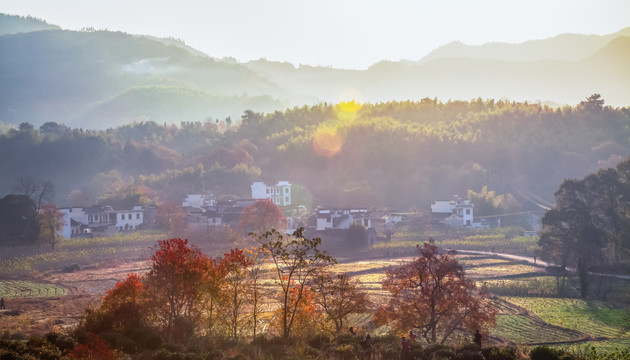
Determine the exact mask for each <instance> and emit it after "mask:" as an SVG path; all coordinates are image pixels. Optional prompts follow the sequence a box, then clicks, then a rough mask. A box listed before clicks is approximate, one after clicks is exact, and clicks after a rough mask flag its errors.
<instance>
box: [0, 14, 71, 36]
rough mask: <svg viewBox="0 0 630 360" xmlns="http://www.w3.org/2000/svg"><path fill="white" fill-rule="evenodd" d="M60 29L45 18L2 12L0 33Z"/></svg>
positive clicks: (0, 15)
mask: <svg viewBox="0 0 630 360" xmlns="http://www.w3.org/2000/svg"><path fill="white" fill-rule="evenodd" d="M60 29H61V28H60V27H59V26H57V25H51V24H49V23H47V22H46V21H44V20H41V19H36V18H34V17H30V16H27V17H23V16H17V15H8V14H4V13H0V35H6V34H17V33H25V32H31V31H40V30H60Z"/></svg>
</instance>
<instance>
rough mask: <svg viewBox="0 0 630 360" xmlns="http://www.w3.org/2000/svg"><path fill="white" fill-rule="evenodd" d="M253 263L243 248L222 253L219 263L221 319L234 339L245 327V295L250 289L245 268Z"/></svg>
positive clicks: (246, 318) (246, 312) (246, 311)
mask: <svg viewBox="0 0 630 360" xmlns="http://www.w3.org/2000/svg"><path fill="white" fill-rule="evenodd" d="M252 264H253V261H252V259H251V258H249V257H248V256H247V255H246V254H245V252H244V251H243V250H240V249H232V250H230V252H229V253H226V254H224V255H223V259H221V262H220V263H219V267H221V268H222V273H223V281H222V282H221V292H222V295H223V296H222V300H223V301H222V304H221V309H222V311H223V315H224V316H223V319H224V320H225V322H226V325H227V329H228V334H229V336H230V337H231V338H233V339H234V340H236V339H238V338H239V336H240V334H241V333H242V332H243V331H245V330H246V328H247V320H248V316H246V315H248V314H249V311H248V309H247V307H248V306H247V305H248V302H247V297H248V296H247V295H248V293H249V291H250V289H251V282H250V278H249V277H248V272H247V268H248V267H249V266H251V265H252Z"/></svg>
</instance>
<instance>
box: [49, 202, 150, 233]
mask: <svg viewBox="0 0 630 360" xmlns="http://www.w3.org/2000/svg"><path fill="white" fill-rule="evenodd" d="M59 210H60V211H61V212H63V213H64V225H63V230H62V231H61V234H62V235H63V236H64V237H65V238H67V239H69V238H73V237H82V236H88V237H89V236H110V235H113V234H115V233H118V232H122V231H132V230H138V229H140V227H141V226H142V224H143V222H144V210H143V209H142V206H134V207H133V208H132V209H130V210H114V209H113V208H112V207H111V206H92V207H87V208H64V209H59Z"/></svg>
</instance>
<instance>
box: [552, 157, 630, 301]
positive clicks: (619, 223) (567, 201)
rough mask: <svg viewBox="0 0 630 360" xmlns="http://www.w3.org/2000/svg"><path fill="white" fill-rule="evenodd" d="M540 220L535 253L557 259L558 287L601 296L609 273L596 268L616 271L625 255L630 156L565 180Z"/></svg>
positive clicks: (629, 239) (629, 234) (629, 241)
mask: <svg viewBox="0 0 630 360" xmlns="http://www.w3.org/2000/svg"><path fill="white" fill-rule="evenodd" d="M542 222H543V232H542V234H541V236H540V240H539V245H540V249H541V257H542V258H543V259H546V260H550V261H551V262H553V263H554V264H556V265H557V274H556V275H557V279H558V281H557V285H558V293H559V294H561V295H562V294H564V293H565V290H566V286H570V285H574V286H576V287H577V288H579V290H580V294H581V296H582V297H588V296H595V297H598V298H605V297H606V294H607V293H608V292H609V291H611V289H612V284H613V283H614V282H615V278H614V277H610V276H601V275H598V274H606V273H609V274H610V273H612V274H614V273H619V267H627V266H628V259H630V256H629V255H630V160H624V161H622V162H621V163H619V164H618V165H617V166H616V167H614V168H607V169H602V170H599V171H597V172H595V173H592V174H589V175H587V176H585V177H583V178H580V179H567V180H565V181H564V182H563V183H562V184H561V185H560V187H559V189H558V190H557V191H556V193H555V206H554V207H553V208H552V209H550V210H548V211H547V212H546V213H545V216H544V217H543V219H542ZM571 273H576V274H577V278H578V283H577V284H571V282H570V281H569V275H570V274H571Z"/></svg>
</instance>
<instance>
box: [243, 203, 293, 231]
mask: <svg viewBox="0 0 630 360" xmlns="http://www.w3.org/2000/svg"><path fill="white" fill-rule="evenodd" d="M238 228H239V229H240V230H241V231H242V232H243V233H245V234H248V233H250V232H255V233H257V234H263V233H264V232H266V231H268V230H271V229H276V230H279V231H283V230H284V229H286V228H287V219H286V218H285V217H284V215H283V214H282V211H280V209H279V208H278V206H276V204H274V203H273V202H271V200H268V199H260V200H256V201H254V203H253V204H251V205H250V206H248V207H246V208H245V209H243V212H242V213H241V215H240V217H239V219H238Z"/></svg>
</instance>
